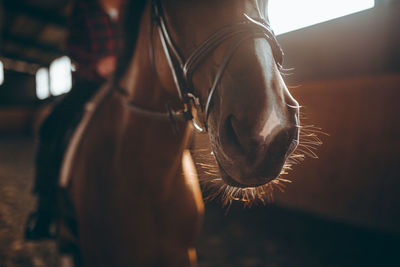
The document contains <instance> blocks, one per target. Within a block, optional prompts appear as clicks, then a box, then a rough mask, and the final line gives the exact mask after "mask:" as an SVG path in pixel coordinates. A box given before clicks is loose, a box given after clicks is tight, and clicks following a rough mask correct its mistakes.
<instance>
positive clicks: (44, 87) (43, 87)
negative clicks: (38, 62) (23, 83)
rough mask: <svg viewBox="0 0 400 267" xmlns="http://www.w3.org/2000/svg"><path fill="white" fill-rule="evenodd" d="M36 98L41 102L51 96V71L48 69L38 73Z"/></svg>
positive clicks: (42, 69) (40, 70)
mask: <svg viewBox="0 0 400 267" xmlns="http://www.w3.org/2000/svg"><path fill="white" fill-rule="evenodd" d="M36 96H37V98H39V99H40V100H42V99H46V98H48V97H49V96H50V83H49V71H48V70H47V69H46V68H40V69H39V70H38V71H37V72H36Z"/></svg>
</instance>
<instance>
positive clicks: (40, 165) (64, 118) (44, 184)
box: [26, 83, 99, 239]
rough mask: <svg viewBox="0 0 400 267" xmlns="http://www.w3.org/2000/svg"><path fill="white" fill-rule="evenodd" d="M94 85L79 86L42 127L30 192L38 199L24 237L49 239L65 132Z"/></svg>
mask: <svg viewBox="0 0 400 267" xmlns="http://www.w3.org/2000/svg"><path fill="white" fill-rule="evenodd" d="M98 86H99V85H98V84H93V83H79V84H77V85H76V86H75V87H74V88H73V90H72V91H71V92H70V93H69V94H68V95H66V96H65V97H64V98H63V99H62V100H61V102H60V103H58V104H57V105H56V106H55V107H54V109H53V111H52V112H51V114H50V115H49V116H48V117H47V118H46V120H45V121H44V123H43V124H42V126H41V128H40V132H39V144H38V150H37V154H36V173H35V187H34V193H35V194H37V196H38V203H37V211H36V212H34V213H33V214H31V216H30V218H29V219H28V222H27V229H26V238H27V239H40V238H48V237H51V236H52V234H51V233H50V225H51V224H52V222H54V220H55V218H56V217H57V212H58V203H57V193H58V186H57V183H58V176H59V171H60V167H61V163H62V157H63V154H64V152H65V149H66V146H67V142H66V140H65V139H66V133H67V131H68V130H69V129H71V128H74V127H75V126H76V125H77V124H78V123H79V118H80V114H81V112H82V108H83V105H84V103H86V102H87V101H88V100H89V98H90V97H91V96H92V95H93V94H94V92H95V91H96V90H97V88H98Z"/></svg>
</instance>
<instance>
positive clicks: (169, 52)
mask: <svg viewBox="0 0 400 267" xmlns="http://www.w3.org/2000/svg"><path fill="white" fill-rule="evenodd" d="M245 18H246V20H245V21H242V22H238V23H235V24H232V25H228V26H225V27H222V28H221V29H219V30H218V31H216V32H215V33H214V34H212V35H211V36H210V37H209V38H207V39H206V40H205V41H204V42H203V43H202V44H201V45H200V46H198V47H197V48H196V49H195V50H194V51H193V52H192V53H191V54H190V56H189V57H188V58H187V60H185V59H184V57H183V56H182V54H181V53H180V52H179V50H178V48H177V46H176V45H175V43H174V41H173V40H172V37H171V34H170V33H169V30H168V27H167V24H166V20H165V15H164V13H163V8H162V4H161V0H152V19H153V21H154V22H156V24H157V26H158V32H159V35H160V39H161V43H162V46H163V49H164V52H165V55H166V58H167V60H168V63H169V65H170V68H171V72H172V75H173V78H174V81H175V84H176V87H177V90H178V94H179V97H180V99H181V100H182V102H183V103H184V105H185V110H186V111H187V112H190V108H191V107H192V106H195V108H201V109H202V112H203V111H204V118H203V124H204V127H205V128H206V130H207V120H208V117H209V113H210V106H211V102H212V99H213V96H214V93H215V91H216V89H217V87H218V85H219V83H220V81H221V79H222V76H223V73H224V71H225V69H226V67H227V65H228V63H229V61H230V59H231V58H232V56H233V54H234V53H235V51H236V50H237V48H238V47H239V46H240V44H241V43H242V42H243V41H245V40H247V39H250V38H265V39H266V40H267V41H268V43H269V44H270V46H271V48H272V52H273V55H274V58H275V62H276V63H277V65H278V67H279V68H280V67H281V66H282V60H283V52H282V49H281V47H280V46H279V44H278V42H277V40H276V38H275V35H274V33H273V31H272V29H271V28H270V26H269V24H268V23H267V22H266V21H265V20H263V19H260V21H258V20H255V19H252V18H250V17H249V16H247V15H245ZM232 38H237V39H236V40H235V42H234V43H233V44H232V45H231V46H230V47H229V49H228V51H227V52H226V53H225V56H224V58H223V60H222V62H221V64H220V66H219V69H218V72H217V74H216V76H215V78H214V82H213V84H212V87H211V88H210V91H209V95H208V97H207V102H206V104H205V105H204V106H203V105H201V104H198V105H196V104H194V105H193V103H196V102H197V103H199V98H198V97H197V96H196V95H195V90H194V85H193V81H192V76H193V73H194V72H195V70H196V69H197V67H198V66H199V64H200V63H201V62H202V61H203V60H204V59H205V58H206V57H207V56H208V55H209V54H210V53H211V52H212V51H214V50H215V49H216V48H217V47H219V46H220V45H221V44H222V43H223V42H225V41H227V40H229V39H232ZM196 113H197V112H196ZM187 117H190V116H187Z"/></svg>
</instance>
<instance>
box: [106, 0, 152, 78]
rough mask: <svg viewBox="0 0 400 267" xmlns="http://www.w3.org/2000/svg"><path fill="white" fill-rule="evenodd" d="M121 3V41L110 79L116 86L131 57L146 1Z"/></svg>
mask: <svg viewBox="0 0 400 267" xmlns="http://www.w3.org/2000/svg"><path fill="white" fill-rule="evenodd" d="M123 2H124V4H123V5H122V8H121V10H122V13H121V25H120V31H121V35H122V40H121V43H120V49H119V52H118V55H117V65H116V69H115V73H114V76H113V79H112V83H113V85H117V84H118V82H119V80H120V79H121V78H122V75H123V74H124V73H125V70H126V69H127V68H128V65H129V63H130V61H131V59H132V57H133V54H134V51H135V48H136V41H137V39H138V35H139V29H140V21H141V19H142V15H143V12H144V9H145V7H146V3H147V0H124V1H123Z"/></svg>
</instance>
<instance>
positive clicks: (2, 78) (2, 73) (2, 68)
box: [0, 61, 4, 85]
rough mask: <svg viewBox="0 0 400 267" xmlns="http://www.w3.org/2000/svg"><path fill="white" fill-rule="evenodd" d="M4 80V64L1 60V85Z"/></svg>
mask: <svg viewBox="0 0 400 267" xmlns="http://www.w3.org/2000/svg"><path fill="white" fill-rule="evenodd" d="M3 82H4V66H3V62H1V61H0V85H2V84H3Z"/></svg>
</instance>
